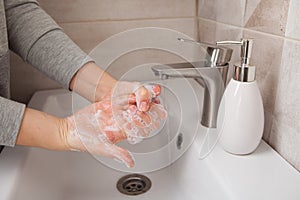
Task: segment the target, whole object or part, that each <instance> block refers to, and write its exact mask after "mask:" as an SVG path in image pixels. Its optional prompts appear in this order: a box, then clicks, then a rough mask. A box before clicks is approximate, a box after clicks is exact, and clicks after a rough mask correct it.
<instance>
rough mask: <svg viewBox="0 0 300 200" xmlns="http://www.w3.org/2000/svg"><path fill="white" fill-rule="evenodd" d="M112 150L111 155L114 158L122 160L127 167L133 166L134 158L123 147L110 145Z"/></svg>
mask: <svg viewBox="0 0 300 200" xmlns="http://www.w3.org/2000/svg"><path fill="white" fill-rule="evenodd" d="M110 148H111V149H112V150H113V151H112V152H113V154H112V156H113V157H114V158H116V159H117V160H119V161H122V162H123V163H124V164H125V165H126V166H127V167H130V168H132V167H134V159H133V156H132V155H131V153H130V152H129V151H128V150H126V149H123V148H121V147H119V146H117V145H111V147H110Z"/></svg>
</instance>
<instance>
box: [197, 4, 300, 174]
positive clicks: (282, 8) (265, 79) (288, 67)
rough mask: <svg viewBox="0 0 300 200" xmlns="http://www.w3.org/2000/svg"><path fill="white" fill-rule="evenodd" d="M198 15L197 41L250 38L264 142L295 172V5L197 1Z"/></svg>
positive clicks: (299, 95)
mask: <svg viewBox="0 0 300 200" xmlns="http://www.w3.org/2000/svg"><path fill="white" fill-rule="evenodd" d="M198 16H199V35H200V40H201V41H205V42H214V41H216V40H225V39H230V40H233V39H235V40H238V39H240V38H241V37H248V38H254V39H255V44H254V47H253V58H252V64H253V65H256V66H257V82H258V85H259V88H260V90H261V93H262V96H263V101H264V108H265V130H264V139H265V140H266V141H267V142H268V143H269V144H270V145H271V146H272V147H274V148H275V150H276V151H278V152H279V153H280V154H281V155H282V156H283V157H284V158H285V159H286V160H288V161H289V162H290V163H291V164H292V165H293V166H295V167H296V168H297V169H298V170H300V123H299V122H300V84H299V82H300V23H299V20H300V1H299V0H199V12H198ZM238 50H239V48H237V51H236V52H238ZM238 57H239V55H238V53H236V55H234V60H238Z"/></svg>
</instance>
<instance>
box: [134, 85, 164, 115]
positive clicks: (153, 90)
mask: <svg viewBox="0 0 300 200" xmlns="http://www.w3.org/2000/svg"><path fill="white" fill-rule="evenodd" d="M160 92H161V87H160V85H157V84H156V85H145V86H143V87H140V88H139V89H138V90H137V91H136V92H135V96H136V104H137V107H138V109H139V110H140V111H144V112H145V111H148V110H149V108H150V105H151V101H152V98H155V97H157V96H158V95H159V94H160Z"/></svg>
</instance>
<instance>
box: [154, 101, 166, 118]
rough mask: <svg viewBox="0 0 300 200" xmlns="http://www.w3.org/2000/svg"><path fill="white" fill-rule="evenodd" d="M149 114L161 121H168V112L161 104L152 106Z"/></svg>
mask: <svg viewBox="0 0 300 200" xmlns="http://www.w3.org/2000/svg"><path fill="white" fill-rule="evenodd" d="M149 114H150V115H151V116H153V117H154V118H157V117H158V118H159V119H166V118H167V115H168V113H167V111H166V110H165V108H164V107H163V106H162V105H161V104H151V108H150V110H149Z"/></svg>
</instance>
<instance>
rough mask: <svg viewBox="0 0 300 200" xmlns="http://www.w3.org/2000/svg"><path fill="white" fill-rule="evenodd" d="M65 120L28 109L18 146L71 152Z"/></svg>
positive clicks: (19, 135)
mask: <svg viewBox="0 0 300 200" xmlns="http://www.w3.org/2000/svg"><path fill="white" fill-rule="evenodd" d="M67 132H68V124H67V123H66V121H65V119H61V118H57V117H54V116H52V115H49V114H46V113H43V112H40V111H37V110H33V109H30V108H26V110H25V113H24V116H23V120H22V123H21V127H20V130H19V134H18V138H17V142H16V144H18V145H24V146H32V147H40V148H46V149H50V150H70V148H69V147H68V143H67V141H66V138H65V137H66V134H65V133H67Z"/></svg>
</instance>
